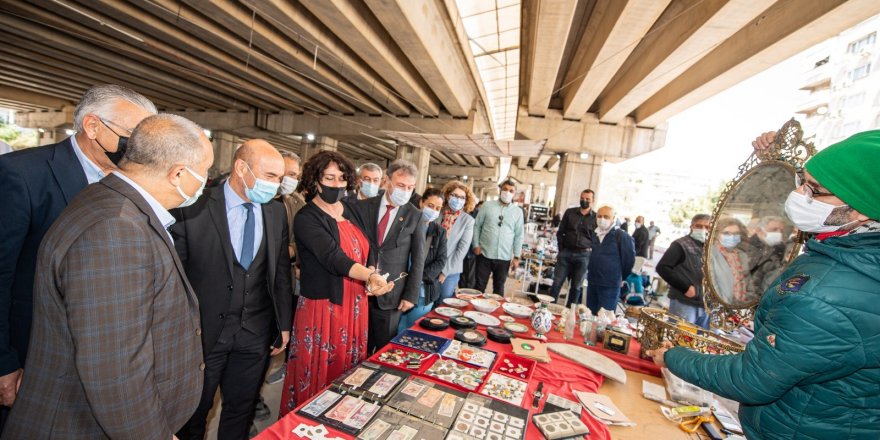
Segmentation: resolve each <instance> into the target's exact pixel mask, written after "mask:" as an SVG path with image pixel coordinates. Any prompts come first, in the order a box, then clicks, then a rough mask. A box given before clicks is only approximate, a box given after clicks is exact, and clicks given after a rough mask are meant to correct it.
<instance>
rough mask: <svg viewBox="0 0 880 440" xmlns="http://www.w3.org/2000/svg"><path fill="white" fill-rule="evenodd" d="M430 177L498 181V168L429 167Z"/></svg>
mask: <svg viewBox="0 0 880 440" xmlns="http://www.w3.org/2000/svg"><path fill="white" fill-rule="evenodd" d="M428 174H430V175H431V177H432V178H433V177H440V176H468V179H493V180H497V179H498V167H494V168H486V167H463V166H458V165H431V166H430V168H428Z"/></svg>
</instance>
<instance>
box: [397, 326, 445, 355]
mask: <svg viewBox="0 0 880 440" xmlns="http://www.w3.org/2000/svg"><path fill="white" fill-rule="evenodd" d="M391 342H394V343H395V344H398V345H403V346H404V347H409V348H414V349H416V350H419V351H424V352H427V353H440V352H442V351H443V350H444V349H445V348H446V346H447V345H449V343H450V342H452V341H450V340H449V339H446V338H441V337H439V336H435V335H429V334H427V333H422V332H418V331H415V330H412V329H407V330H405V331H404V332H403V333H400V334H398V335H397V336H395V337H394V339H392V340H391Z"/></svg>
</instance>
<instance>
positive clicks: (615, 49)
mask: <svg viewBox="0 0 880 440" xmlns="http://www.w3.org/2000/svg"><path fill="white" fill-rule="evenodd" d="M668 4H669V0H630V1H618V0H597V2H596V7H595V8H594V9H593V13H592V14H591V15H590V20H589V22H588V23H587V29H586V30H585V31H584V33H583V36H582V38H581V41H580V44H579V46H578V47H579V48H580V49H579V50H578V51H577V52H576V53H574V54H573V61H572V64H571V67H570V68H569V70H568V73H567V74H566V75H565V81H564V89H563V91H562V97H563V112H564V114H565V117H566V118H567V119H576V120H580V119H581V118H583V117H584V115H585V113H586V112H587V111H588V110H589V109H590V106H592V105H593V102H595V100H596V98H597V97H598V96H599V93H601V92H602V90H603V89H604V88H605V86H606V85H607V84H608V81H610V80H611V78H612V77H613V76H614V74H615V73H617V69H618V68H620V66H621V64H623V62H624V61H626V58H627V57H628V56H629V54H630V53H631V52H632V50H633V49H634V48H635V42H637V41H639V39H641V38H642V37H643V36H644V35H645V33H646V32H648V29H650V28H651V26H652V25H653V24H654V21H656V20H657V17H659V16H660V14H661V13H662V12H663V10H664V9H665V8H666V5H668ZM517 128H519V127H517Z"/></svg>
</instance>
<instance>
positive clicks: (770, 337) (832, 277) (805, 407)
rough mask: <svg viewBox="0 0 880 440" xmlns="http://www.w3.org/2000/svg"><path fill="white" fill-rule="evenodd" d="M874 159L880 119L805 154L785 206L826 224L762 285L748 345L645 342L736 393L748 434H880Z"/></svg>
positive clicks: (878, 186) (801, 221)
mask: <svg viewBox="0 0 880 440" xmlns="http://www.w3.org/2000/svg"><path fill="white" fill-rule="evenodd" d="M774 138H775V133H765V134H763V135H762V136H760V137H759V138H757V139H756V140H755V142H753V145H754V146H755V148H756V149H764V148H767V147H768V146H769V145H770V144H771V143H772V141H773V139H774ZM878 163H880V131H878V130H875V131H867V132H863V133H859V134H856V135H854V136H852V137H850V138H848V139H846V140H844V141H842V142H839V143H837V144H835V145H832V146H830V147H828V148H827V149H825V150H823V151H821V152H820V153H818V154H817V155H815V156H814V157H813V158H812V159H810V160H809V161H808V162H807V164H806V171H805V172H804V173H803V176H801V179H800V180H799V182H798V184H799V186H798V187H797V188H796V189H795V190H794V191H793V192H792V193H791V194H790V195H789V197H788V199H787V201H786V202H785V212H786V214H787V215H788V217H789V218H790V219H791V221H792V222H793V223H794V224H795V225H796V226H797V227H798V229H800V230H801V231H805V232H811V233H818V234H819V235H818V236H817V237H816V238H815V239H811V240H810V241H809V242H807V245H806V252H805V253H804V254H803V255H801V256H800V257H798V258H797V259H795V260H794V261H793V262H792V264H791V265H790V266H789V267H788V268H787V269H785V270H784V271H783V272H782V273H781V275H780V276H779V277H778V278H777V279H776V280H775V281H774V282H773V283H771V284H770V286H769V288H768V289H767V290H766V291H765V292H764V295H763V297H762V298H761V301H760V304H759V306H758V309H757V312H756V313H755V321H754V323H755V329H754V330H755V338H754V339H753V340H752V341H751V342H750V343H749V344H748V345H747V346H746V348H745V351H743V352H742V353H739V354H736V355H726V356H717V355H705V354H700V353H697V352H695V351H691V350H689V349H686V348H682V347H676V348H669V346H670V344H668V343H667V346H664V347H662V348H659V349H657V350H653V351H651V352H649V354H650V355H651V356H652V357H653V358H654V362H656V363H657V364H658V365H661V366H664V365H665V366H666V367H667V368H669V370H670V371H671V372H672V373H674V374H675V375H676V376H678V377H680V378H682V379H684V380H686V381H688V382H691V383H693V384H695V385H697V386H699V387H702V388H704V389H706V390H709V391H711V392H713V393H716V394H718V395H719V396H723V397H726V398H729V399H733V400H736V401H738V402H740V403H741V406H740V410H739V416H740V420H741V422H742V426H743V429H744V431H745V434H746V437H748V438H749V439H764V440H773V439H832V438H833V439H836V440H842V439H877V438H880V388H878V387H880V385H878V384H880V344H878V341H880V222H878V221H877V220H878V219H880V173H878V172H877V169H876V166H877V164H878Z"/></svg>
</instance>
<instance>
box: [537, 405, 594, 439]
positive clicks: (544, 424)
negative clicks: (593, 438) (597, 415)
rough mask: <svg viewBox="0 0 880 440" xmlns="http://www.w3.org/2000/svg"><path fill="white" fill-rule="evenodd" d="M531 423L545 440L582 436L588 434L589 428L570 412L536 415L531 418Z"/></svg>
mask: <svg viewBox="0 0 880 440" xmlns="http://www.w3.org/2000/svg"><path fill="white" fill-rule="evenodd" d="M532 422H534V423H535V426H537V427H538V429H539V430H540V431H541V433H542V434H544V437H547V440H556V439H561V438H568V437H576V436H583V435H586V434H589V433H590V428H588V427H587V425H585V424H584V422H582V421H581V419H580V417H579V416H578V415H576V414H575V413H573V412H571V411H559V412H553V413H544V414H536V415H534V416H533V417H532Z"/></svg>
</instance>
